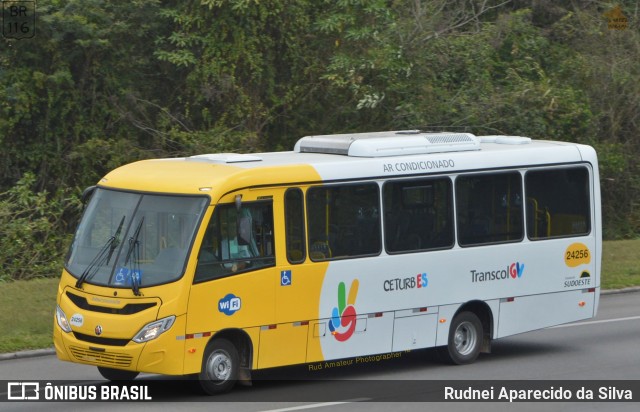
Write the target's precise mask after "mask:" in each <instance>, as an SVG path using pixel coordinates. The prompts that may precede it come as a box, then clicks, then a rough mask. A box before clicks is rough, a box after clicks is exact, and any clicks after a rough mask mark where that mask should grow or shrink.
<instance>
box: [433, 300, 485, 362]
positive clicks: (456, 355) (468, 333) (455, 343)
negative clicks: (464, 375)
mask: <svg viewBox="0 0 640 412" xmlns="http://www.w3.org/2000/svg"><path fill="white" fill-rule="evenodd" d="M482 339H483V330H482V322H480V319H479V318H478V316H476V314H475V313H473V312H461V313H459V314H458V315H456V316H455V317H454V318H453V322H451V329H449V340H448V343H447V346H445V347H443V348H442V349H441V351H440V353H441V354H442V355H444V357H445V358H446V360H447V361H449V362H450V363H453V364H455V365H465V364H468V363H473V362H474V361H475V360H476V359H477V358H478V355H479V354H480V349H481V347H482Z"/></svg>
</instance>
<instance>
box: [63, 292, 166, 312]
mask: <svg viewBox="0 0 640 412" xmlns="http://www.w3.org/2000/svg"><path fill="white" fill-rule="evenodd" d="M67 297H68V298H69V299H71V301H72V302H73V303H74V304H75V305H76V306H77V307H79V308H80V309H84V310H89V311H91V312H99V313H113V314H117V315H133V314H134V313H138V312H142V311H143V310H145V309H149V308H152V307H154V306H156V303H155V302H149V303H129V304H126V305H125V306H124V307H123V308H121V309H118V308H110V307H107V306H98V305H92V304H91V303H89V302H87V299H86V298H83V297H82V296H78V295H75V294H73V293H71V292H67Z"/></svg>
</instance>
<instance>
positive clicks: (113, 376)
mask: <svg viewBox="0 0 640 412" xmlns="http://www.w3.org/2000/svg"><path fill="white" fill-rule="evenodd" d="M98 372H100V375H102V377H103V378H105V379H108V380H110V381H132V380H134V379H135V378H136V376H138V374H139V372H134V371H125V370H122V369H113V368H106V367H104V366H98Z"/></svg>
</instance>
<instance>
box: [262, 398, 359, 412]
mask: <svg viewBox="0 0 640 412" xmlns="http://www.w3.org/2000/svg"><path fill="white" fill-rule="evenodd" d="M370 400H371V398H357V399H349V400H346V401H339V402H324V403H311V404H307V405H300V406H292V407H290V408H282V409H269V410H267V411H262V412H287V411H301V410H304V409H313V408H324V407H326V406H336V405H344V404H347V403H354V402H364V401H370Z"/></svg>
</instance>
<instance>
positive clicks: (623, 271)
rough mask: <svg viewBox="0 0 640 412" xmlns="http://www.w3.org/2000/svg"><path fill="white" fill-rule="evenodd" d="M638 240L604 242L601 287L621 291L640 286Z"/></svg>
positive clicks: (639, 241)
mask: <svg viewBox="0 0 640 412" xmlns="http://www.w3.org/2000/svg"><path fill="white" fill-rule="evenodd" d="M638 251H640V239H635V240H613V241H608V242H604V245H603V251H602V273H603V276H602V287H603V288H605V289H622V288H626V287H631V286H640V254H638Z"/></svg>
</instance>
